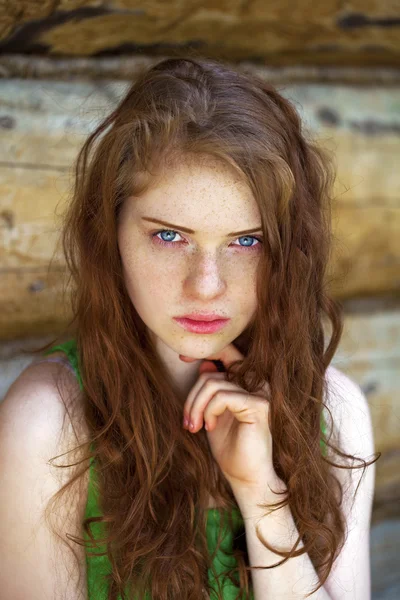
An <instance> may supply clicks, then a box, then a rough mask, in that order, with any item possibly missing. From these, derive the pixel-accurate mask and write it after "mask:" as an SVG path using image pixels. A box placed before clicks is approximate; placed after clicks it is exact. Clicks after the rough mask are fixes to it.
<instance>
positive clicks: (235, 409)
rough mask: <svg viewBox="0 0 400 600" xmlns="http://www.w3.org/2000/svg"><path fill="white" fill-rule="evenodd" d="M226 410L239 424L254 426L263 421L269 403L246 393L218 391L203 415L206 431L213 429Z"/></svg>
mask: <svg viewBox="0 0 400 600" xmlns="http://www.w3.org/2000/svg"><path fill="white" fill-rule="evenodd" d="M226 410H229V411H230V412H231V413H232V415H233V416H234V417H235V418H236V419H237V421H239V422H240V423H248V424H254V423H257V422H259V421H260V420H265V415H266V413H268V410H269V402H268V400H266V399H265V398H263V397H261V396H254V395H253V394H249V393H246V392H240V391H236V392H234V393H232V391H230V390H224V389H221V390H218V391H217V392H216V393H215V394H214V396H213V397H212V399H211V401H210V402H209V403H208V404H207V406H206V408H205V410H204V414H203V418H204V421H205V423H207V428H208V431H212V430H213V429H214V428H215V426H216V424H217V420H218V417H219V416H221V415H223V414H224V412H225V411H226ZM267 421H268V419H267V420H266V422H267Z"/></svg>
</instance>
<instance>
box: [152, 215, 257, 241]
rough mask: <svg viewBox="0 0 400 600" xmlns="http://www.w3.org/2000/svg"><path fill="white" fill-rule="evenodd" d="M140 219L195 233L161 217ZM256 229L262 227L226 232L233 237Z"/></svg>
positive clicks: (254, 231) (253, 231)
mask: <svg viewBox="0 0 400 600" xmlns="http://www.w3.org/2000/svg"><path fill="white" fill-rule="evenodd" d="M142 220H143V221H150V222H152V223H159V224H160V225H165V226H166V227H170V228H171V229H179V230H180V231H184V232H185V233H196V232H195V231H194V230H193V229H189V228H188V227H182V225H174V224H173V223H167V221H161V219H153V218H151V217H142ZM257 231H262V228H261V227H253V228H252V229H245V230H244V231H232V232H231V233H228V237H231V236H232V237H233V236H235V235H245V234H247V233H256V232H257Z"/></svg>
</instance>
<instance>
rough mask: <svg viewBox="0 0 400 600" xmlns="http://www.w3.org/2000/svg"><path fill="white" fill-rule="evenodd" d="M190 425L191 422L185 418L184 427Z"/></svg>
mask: <svg viewBox="0 0 400 600" xmlns="http://www.w3.org/2000/svg"><path fill="white" fill-rule="evenodd" d="M188 424H189V421H188V419H187V417H183V426H184V427H187V426H188Z"/></svg>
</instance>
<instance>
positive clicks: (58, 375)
mask: <svg viewBox="0 0 400 600" xmlns="http://www.w3.org/2000/svg"><path fill="white" fill-rule="evenodd" d="M57 354H60V355H63V353H57ZM63 356H64V357H65V355H63ZM38 360H39V359H35V360H34V361H33V362H32V363H31V364H30V365H28V366H27V367H26V368H25V369H24V370H23V371H22V373H20V375H19V376H18V377H17V379H16V380H15V381H14V382H13V383H12V385H11V386H10V388H9V389H8V391H7V393H6V395H5V397H4V399H3V401H2V402H1V403H0V438H2V439H3V441H4V440H5V439H7V440H8V442H7V443H8V444H12V443H15V444H16V445H18V446H19V447H21V446H24V445H26V446H27V448H26V450H28V449H30V450H33V449H34V448H37V449H38V451H39V449H40V448H41V449H42V451H44V452H46V451H47V453H52V452H54V454H53V456H54V455H55V454H56V453H57V451H58V453H60V452H66V451H67V449H71V447H73V446H76V445H78V444H80V443H83V442H84V441H86V439H87V434H88V432H87V430H86V426H85V420H84V419H83V403H82V394H81V391H80V388H79V384H78V382H77V380H76V377H75V376H74V374H73V373H72V372H71V371H70V370H69V369H67V368H65V367H64V366H63V365H62V364H60V363H54V362H43V363H40V362H38ZM13 440H14V441H13ZM49 458H50V457H49ZM59 470H60V469H58V471H59Z"/></svg>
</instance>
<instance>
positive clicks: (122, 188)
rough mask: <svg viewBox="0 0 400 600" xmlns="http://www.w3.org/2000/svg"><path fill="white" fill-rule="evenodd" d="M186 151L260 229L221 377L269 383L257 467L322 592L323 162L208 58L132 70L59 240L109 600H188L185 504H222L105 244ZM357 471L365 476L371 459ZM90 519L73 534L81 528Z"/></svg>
mask: <svg viewBox="0 0 400 600" xmlns="http://www.w3.org/2000/svg"><path fill="white" fill-rule="evenodd" d="M200 154H206V155H209V156H212V157H214V158H216V159H219V160H223V161H226V163H227V164H229V165H231V166H233V167H234V168H235V169H236V171H237V172H238V173H240V175H241V176H242V177H244V178H245V180H246V181H247V182H248V185H249V186H250V188H251V190H252V193H253V195H254V198H255V200H256V202H257V204H258V207H259V211H260V214H261V219H262V228H263V233H264V243H263V250H262V255H261V258H260V262H259V271H258V274H257V298H258V308H257V311H256V314H255V317H254V319H253V320H252V322H251V323H250V324H249V326H248V328H247V329H246V330H245V331H244V332H243V333H242V335H241V336H240V337H239V338H238V339H236V340H235V341H234V343H235V344H236V345H237V347H238V348H239V350H240V351H241V352H242V353H243V354H244V357H245V358H244V360H243V361H242V362H241V363H240V365H237V366H239V368H237V367H236V368H235V372H233V371H231V370H230V369H228V371H227V378H228V380H229V381H233V382H234V383H236V384H237V385H239V386H241V387H242V388H243V389H245V390H247V391H249V392H251V393H253V392H255V391H256V390H257V389H259V388H260V386H261V385H262V384H263V382H265V381H268V383H269V385H270V389H271V397H272V399H273V401H272V402H271V409H270V419H271V421H270V428H271V431H272V432H273V442H274V443H273V464H274V467H275V470H276V473H277V475H278V477H279V478H281V479H282V480H283V481H284V482H285V484H286V486H287V489H288V494H287V496H286V497H285V498H283V499H282V503H284V504H289V505H290V509H291V512H292V514H293V517H294V520H295V523H296V526H297V528H298V530H299V533H300V535H301V537H302V540H303V543H304V548H303V549H302V551H301V552H300V553H303V552H307V553H308V554H309V556H310V558H311V560H312V562H313V564H314V566H315V568H316V570H317V573H318V575H319V578H320V585H323V584H324V582H325V581H326V579H327V577H328V575H329V573H330V570H331V568H332V565H333V563H334V561H335V559H336V557H337V556H338V554H339V552H340V550H341V548H342V546H343V544H344V538H345V519H344V515H343V512H342V507H341V493H342V490H341V487H340V483H339V481H338V480H337V478H336V477H335V476H334V475H333V473H332V470H331V465H335V464H336V463H335V462H333V461H332V456H333V454H334V453H335V454H336V455H337V456H340V457H343V458H347V459H354V458H355V457H353V456H349V455H347V454H345V453H343V452H342V451H341V450H340V448H339V447H338V446H337V445H335V444H334V443H333V440H334V439H336V433H337V432H336V433H335V424H334V423H333V421H332V420H331V422H330V425H329V428H328V432H327V434H326V435H324V434H323V433H321V428H320V423H321V419H322V414H323V413H322V411H323V407H324V405H325V403H324V398H325V397H326V396H325V394H326V391H327V386H326V371H327V368H328V366H329V364H330V362H331V360H332V358H333V356H334V354H335V352H336V349H337V347H338V344H339V341H340V338H341V334H342V328H343V315H342V307H341V305H340V303H339V302H338V301H336V300H334V299H333V298H332V297H330V295H329V291H328V289H327V281H326V273H327V266H328V260H329V258H330V253H331V242H332V233H331V200H332V186H333V181H334V177H335V170H334V167H333V166H332V165H333V163H332V160H331V156H330V155H329V154H328V152H327V151H326V150H323V149H322V148H321V147H319V146H318V145H317V143H315V142H314V141H313V140H311V139H307V138H306V136H305V133H304V131H303V128H302V123H301V119H300V117H299V114H298V113H297V111H296V109H295V107H294V105H293V104H292V103H291V102H290V101H289V100H288V99H287V98H284V97H283V96H282V95H281V94H280V93H278V91H277V90H276V89H275V88H274V87H273V86H272V85H271V84H270V83H268V82H266V81H264V80H262V79H259V78H257V77H256V76H254V75H251V74H248V73H245V72H243V71H241V72H239V71H238V70H236V69H235V68H233V67H231V66H227V65H225V64H222V63H221V62H218V61H215V60H206V59H193V58H172V59H168V60H163V61H161V62H159V63H158V64H156V65H155V66H153V67H152V68H150V69H146V70H144V71H143V72H142V73H140V75H139V76H138V77H137V78H136V79H135V81H134V83H133V84H132V85H131V86H130V88H129V90H128V91H127V93H126V94H125V95H124V97H123V98H122V99H121V101H120V102H119V103H118V106H117V107H116V108H115V110H113V111H112V112H111V114H109V115H108V116H107V117H106V118H105V119H104V120H103V121H102V122H101V124H100V125H99V126H98V127H97V128H96V130H95V131H93V133H91V134H90V135H89V137H88V139H87V140H86V142H85V143H84V145H83V147H82V149H81V151H80V153H79V156H78V158H77V162H76V173H75V175H76V177H75V187H74V192H73V198H72V200H71V203H70V205H69V206H68V209H67V212H66V214H65V221H64V228H63V236H62V243H63V250H64V254H65V258H66V261H67V265H68V270H69V273H70V276H71V279H72V285H71V286H70V288H69V294H70V295H69V298H70V301H71V307H72V314H73V317H72V320H71V322H70V323H69V325H68V333H70V334H72V335H73V337H74V338H75V339H76V341H77V347H78V350H79V355H80V356H81V357H82V363H81V374H82V381H83V385H84V391H83V394H82V396H83V402H84V414H85V420H86V423H87V426H88V429H89V431H90V436H91V440H90V441H91V443H92V448H93V450H94V458H95V460H96V464H97V465H98V467H99V468H98V480H99V502H100V506H101V511H102V515H103V516H102V517H101V518H100V521H102V522H103V523H104V524H105V525H106V526H107V527H106V530H105V531H106V537H105V539H104V540H102V542H105V543H106V546H107V553H108V558H109V560H110V563H111V565H112V572H111V573H110V575H109V582H108V583H109V600H116V599H117V596H118V594H120V595H121V597H125V596H124V595H123V593H124V590H125V591H126V590H128V591H129V592H130V593H132V595H133V591H134V593H135V594H138V595H139V597H140V594H142V593H144V590H146V589H148V590H149V592H150V595H151V598H152V599H153V600H167V599H169V598H196V599H197V598H200V597H201V596H202V589H203V588H207V586H208V581H207V571H208V569H209V568H211V557H210V556H209V552H208V548H207V542H206V536H205V522H206V521H205V518H206V515H205V512H204V510H203V509H202V508H201V507H202V506H205V504H206V500H207V498H208V497H209V494H211V495H212V496H213V497H214V498H216V500H217V502H218V504H219V505H221V506H223V507H225V509H227V510H228V511H230V509H231V508H233V507H235V506H236V502H235V497H234V495H233V493H232V491H231V489H230V487H229V485H228V483H227V482H226V481H225V480H224V478H223V476H222V474H221V472H220V471H219V469H218V465H217V464H216V463H215V461H214V460H213V459H212V457H211V454H210V451H209V448H208V443H207V437H206V433H205V431H204V430H200V431H199V432H198V434H197V435H195V436H188V435H187V432H186V431H185V430H183V428H182V426H181V421H182V405H183V399H182V398H181V397H180V395H179V391H178V390H177V389H175V387H174V384H173V382H172V381H171V379H170V377H169V374H168V372H167V371H166V369H165V368H164V366H163V364H161V362H160V360H159V359H158V357H157V354H156V351H155V348H154V346H153V344H152V342H151V339H150V337H149V335H148V332H147V330H146V327H145V324H144V323H143V322H142V320H141V319H140V317H139V316H138V314H137V312H136V311H135V308H134V306H133V305H132V302H131V300H130V298H129V296H128V293H127V290H126V288H125V285H124V279H123V276H122V269H121V260H120V256H119V252H118V247H117V222H118V216H119V213H120V210H121V207H122V205H123V203H124V200H125V199H126V198H127V197H128V196H132V195H135V196H140V194H142V193H143V192H144V191H145V190H146V189H147V187H148V186H149V185H150V183H151V181H152V179H153V177H154V175H155V174H156V173H158V172H159V171H160V169H162V168H165V167H167V166H171V165H173V164H174V163H175V164H176V163H177V162H178V161H179V160H181V159H182V158H183V157H185V156H196V155H200ZM68 283H70V281H69V282H68ZM323 318H326V319H327V320H328V321H329V322H330V325H331V330H332V334H331V337H330V339H329V340H326V335H325V333H324V329H323V322H322V320H323ZM327 342H328V343H327ZM52 343H53V342H51V343H50V344H48V345H47V346H46V348H47V347H49V346H50V345H51V344H52ZM42 349H43V348H42ZM325 406H326V405H325ZM321 435H322V436H323V440H322V441H323V443H324V444H326V447H327V448H328V449H329V453H328V455H324V453H323V452H321V447H320V442H321ZM81 447H82V446H80V448H81ZM84 449H86V450H89V446H88V445H87V444H85V445H84ZM87 459H88V453H87V452H86V453H85V456H84V457H83V458H82V461H85V462H86V461H87ZM359 460H360V461H361V462H362V463H363V464H364V469H365V466H367V464H371V463H365V461H363V460H362V459H359ZM375 460H376V459H375ZM372 462H374V461H372ZM346 468H349V469H350V468H356V467H350V466H349V467H346ZM86 469H87V465H86V467H85V470H86ZM82 474H83V471H82ZM70 483H72V481H71V482H70ZM62 491H63V490H60V492H62ZM60 492H59V493H60ZM227 518H228V519H230V514H229V512H228V513H227ZM91 521H92V520H91V519H89V520H88V521H85V523H84V527H85V530H86V531H87V532H88V533H89V532H90V525H91ZM74 541H76V543H84V540H82V539H80V538H74ZM277 554H280V555H281V556H285V557H286V556H290V553H282V552H277ZM234 555H235V557H236V560H237V564H238V568H237V570H236V569H234V570H233V571H232V572H231V573H230V577H231V578H232V581H235V583H236V584H237V585H239V584H240V589H241V590H242V591H243V592H245V593H246V594H247V592H248V589H249V569H250V567H249V566H248V557H247V553H246V548H245V545H244V535H241V536H240V535H238V536H237V537H236V540H235V548H234ZM220 597H222V596H220Z"/></svg>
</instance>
